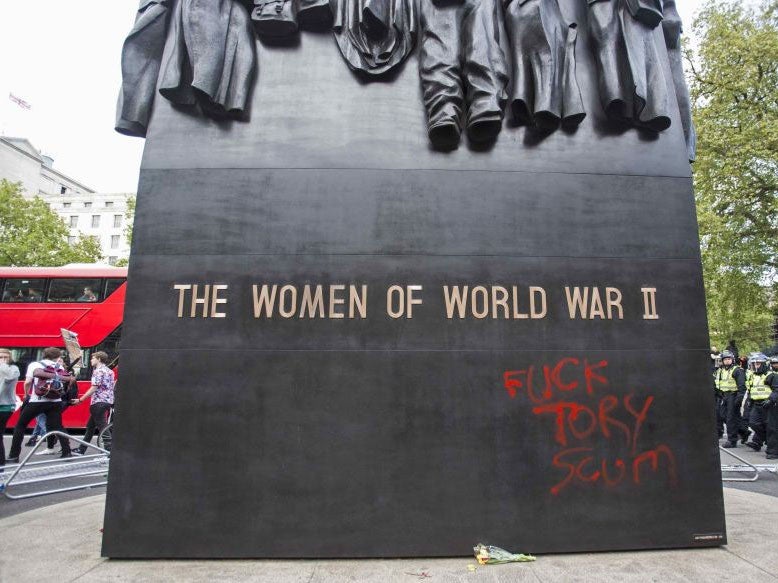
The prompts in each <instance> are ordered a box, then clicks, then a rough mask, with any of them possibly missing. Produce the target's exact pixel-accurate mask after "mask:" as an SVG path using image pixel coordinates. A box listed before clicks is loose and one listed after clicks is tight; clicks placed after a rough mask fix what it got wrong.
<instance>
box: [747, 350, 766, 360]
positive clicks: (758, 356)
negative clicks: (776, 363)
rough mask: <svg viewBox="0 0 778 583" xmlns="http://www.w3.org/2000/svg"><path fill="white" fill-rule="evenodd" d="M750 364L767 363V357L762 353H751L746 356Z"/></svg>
mask: <svg viewBox="0 0 778 583" xmlns="http://www.w3.org/2000/svg"><path fill="white" fill-rule="evenodd" d="M748 360H750V361H751V362H767V355H766V354H765V353H764V352H753V353H751V354H749V355H748Z"/></svg>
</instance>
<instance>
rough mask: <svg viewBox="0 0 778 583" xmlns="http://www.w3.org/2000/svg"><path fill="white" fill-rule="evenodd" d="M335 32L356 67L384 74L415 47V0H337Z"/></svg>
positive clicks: (357, 69) (351, 63)
mask: <svg viewBox="0 0 778 583" xmlns="http://www.w3.org/2000/svg"><path fill="white" fill-rule="evenodd" d="M333 2H334V7H335V8H334V12H335V14H334V22H333V26H332V29H333V33H334V35H335V41H336V42H337V43H338V47H339V48H340V52H341V54H342V55H343V58H344V59H345V60H346V63H348V66H349V67H350V68H351V69H353V70H355V71H362V72H364V73H367V74H369V75H381V74H383V73H386V72H388V71H390V70H392V69H393V68H394V67H396V66H397V65H399V64H400V63H402V61H403V60H404V59H405V58H406V57H407V56H408V55H409V54H410V52H411V50H413V44H414V40H415V35H416V8H415V3H414V0H333Z"/></svg>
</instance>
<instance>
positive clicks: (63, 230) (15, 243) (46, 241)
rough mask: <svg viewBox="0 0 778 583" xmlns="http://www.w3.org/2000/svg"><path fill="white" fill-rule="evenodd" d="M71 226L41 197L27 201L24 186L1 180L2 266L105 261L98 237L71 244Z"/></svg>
mask: <svg viewBox="0 0 778 583" xmlns="http://www.w3.org/2000/svg"><path fill="white" fill-rule="evenodd" d="M68 235H69V231H68V227H67V225H66V224H65V222H64V221H63V220H62V218H61V217H60V216H59V215H57V213H55V212H54V211H52V210H51V208H49V205H47V204H46V203H45V202H44V201H43V200H42V199H40V198H38V197H37V196H36V197H35V198H33V199H26V198H24V197H23V196H22V192H21V185H20V184H14V183H11V182H8V181H7V180H0V264H3V265H12V266H31V265H43V266H58V265H65V264H67V263H94V262H96V261H99V260H100V259H102V252H101V250H100V243H99V241H98V240H97V238H96V237H88V236H84V235H82V236H81V237H79V239H78V240H77V241H76V242H75V243H74V244H72V245H71V244H69V243H68Z"/></svg>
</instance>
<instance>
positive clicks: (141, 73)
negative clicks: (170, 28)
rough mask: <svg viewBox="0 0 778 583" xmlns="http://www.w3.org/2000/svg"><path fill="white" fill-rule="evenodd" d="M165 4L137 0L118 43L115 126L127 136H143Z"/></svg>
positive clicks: (156, 73) (165, 18)
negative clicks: (119, 69)
mask: <svg viewBox="0 0 778 583" xmlns="http://www.w3.org/2000/svg"><path fill="white" fill-rule="evenodd" d="M169 4H170V1H169V0H141V2H140V6H139V7H138V14H137V16H136V19H135V26H133V28H132V30H131V31H130V34H129V35H127V38H126V39H125V41H124V45H123V46H122V86H121V89H120V90H119V103H118V104H117V106H116V125H115V129H116V131H117V132H119V133H122V134H125V135H127V136H137V137H141V138H143V137H146V129H147V128H148V125H149V118H150V117H151V108H152V106H153V104H154V94H155V93H156V91H157V78H158V76H159V67H160V63H161V61H162V52H163V51H164V50H165V38H166V36H167V23H168V20H169Z"/></svg>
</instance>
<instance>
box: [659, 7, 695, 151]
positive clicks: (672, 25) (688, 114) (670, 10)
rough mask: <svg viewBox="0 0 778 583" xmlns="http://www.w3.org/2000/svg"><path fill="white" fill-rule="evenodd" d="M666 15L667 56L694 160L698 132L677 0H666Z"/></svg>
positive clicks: (685, 136) (682, 122)
mask: <svg viewBox="0 0 778 583" xmlns="http://www.w3.org/2000/svg"><path fill="white" fill-rule="evenodd" d="M664 9H665V17H664V20H663V21H662V31H663V32H664V36H665V44H666V46H667V57H668V58H669V59H670V70H671V71H672V73H673V85H674V86H675V97H676V99H677V100H678V109H679V111H680V114H681V125H682V126H683V135H684V138H686V150H687V153H688V155H689V161H690V162H694V159H695V158H696V156H697V132H696V130H695V129H694V121H692V104H691V99H690V98H689V87H688V86H687V85H686V77H685V76H684V74H683V57H682V56H681V33H682V32H683V30H682V26H681V17H680V16H679V15H678V10H677V9H676V6H675V0H665V3H664Z"/></svg>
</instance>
